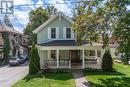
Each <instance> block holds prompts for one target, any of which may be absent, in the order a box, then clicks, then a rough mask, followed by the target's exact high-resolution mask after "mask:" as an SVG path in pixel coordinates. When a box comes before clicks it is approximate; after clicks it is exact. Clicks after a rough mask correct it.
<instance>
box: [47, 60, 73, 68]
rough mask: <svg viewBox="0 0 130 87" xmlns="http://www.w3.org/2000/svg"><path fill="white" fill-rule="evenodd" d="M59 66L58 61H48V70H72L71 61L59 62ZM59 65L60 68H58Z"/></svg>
mask: <svg viewBox="0 0 130 87" xmlns="http://www.w3.org/2000/svg"><path fill="white" fill-rule="evenodd" d="M58 63H59V64H57V61H56V60H48V68H71V61H70V60H69V61H59V62H58ZM58 65H59V66H58Z"/></svg>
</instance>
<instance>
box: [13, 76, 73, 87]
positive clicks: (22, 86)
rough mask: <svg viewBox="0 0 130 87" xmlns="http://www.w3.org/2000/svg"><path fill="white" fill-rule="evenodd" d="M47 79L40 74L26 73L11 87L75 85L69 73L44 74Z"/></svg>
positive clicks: (64, 86) (67, 86)
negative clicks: (26, 74)
mask: <svg viewBox="0 0 130 87" xmlns="http://www.w3.org/2000/svg"><path fill="white" fill-rule="evenodd" d="M45 77H46V78H47V81H46V80H45V79H44V78H42V75H40V74H39V75H28V76H26V77H25V78H24V79H22V80H20V81H18V82H17V83H16V84H14V85H13V86H12V87H50V86H49V84H50V85H51V87H75V82H74V79H73V76H72V74H71V73H56V74H45Z"/></svg>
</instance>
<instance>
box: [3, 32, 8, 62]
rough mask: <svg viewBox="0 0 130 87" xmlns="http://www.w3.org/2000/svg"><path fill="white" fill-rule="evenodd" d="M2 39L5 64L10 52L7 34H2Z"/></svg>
mask: <svg viewBox="0 0 130 87" xmlns="http://www.w3.org/2000/svg"><path fill="white" fill-rule="evenodd" d="M2 38H3V40H4V48H3V53H4V59H5V62H6V63H7V62H8V60H9V59H8V58H9V52H10V41H9V34H8V32H3V33H2Z"/></svg>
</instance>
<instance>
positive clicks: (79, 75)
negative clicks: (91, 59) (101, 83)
mask: <svg viewBox="0 0 130 87" xmlns="http://www.w3.org/2000/svg"><path fill="white" fill-rule="evenodd" d="M72 74H73V77H74V79H75V83H76V87H90V85H89V83H88V81H87V80H86V79H85V77H84V75H83V72H82V70H79V69H75V70H72Z"/></svg>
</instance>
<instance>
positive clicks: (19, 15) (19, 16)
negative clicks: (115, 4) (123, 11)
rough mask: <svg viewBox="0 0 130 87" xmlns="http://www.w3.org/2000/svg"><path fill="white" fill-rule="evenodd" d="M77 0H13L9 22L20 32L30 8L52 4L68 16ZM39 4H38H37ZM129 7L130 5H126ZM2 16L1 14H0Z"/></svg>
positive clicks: (27, 20)
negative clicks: (12, 12)
mask: <svg viewBox="0 0 130 87" xmlns="http://www.w3.org/2000/svg"><path fill="white" fill-rule="evenodd" d="M75 1H77V0H14V14H11V15H9V17H10V18H11V22H12V24H13V25H14V28H15V29H16V30H18V31H20V32H22V31H23V29H24V27H25V26H26V24H27V23H28V22H29V19H28V13H29V12H30V11H31V10H34V9H36V8H37V7H39V6H43V8H44V7H45V6H46V5H45V4H52V5H54V6H55V7H56V8H57V9H58V11H61V12H63V13H65V14H66V15H68V16H71V8H72V7H73V6H74V3H73V4H72V3H71V2H75ZM55 3H68V4H55ZM25 4H32V5H29V6H22V5H25ZM39 4H40V5H39ZM128 9H130V6H128ZM0 17H3V15H0Z"/></svg>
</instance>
